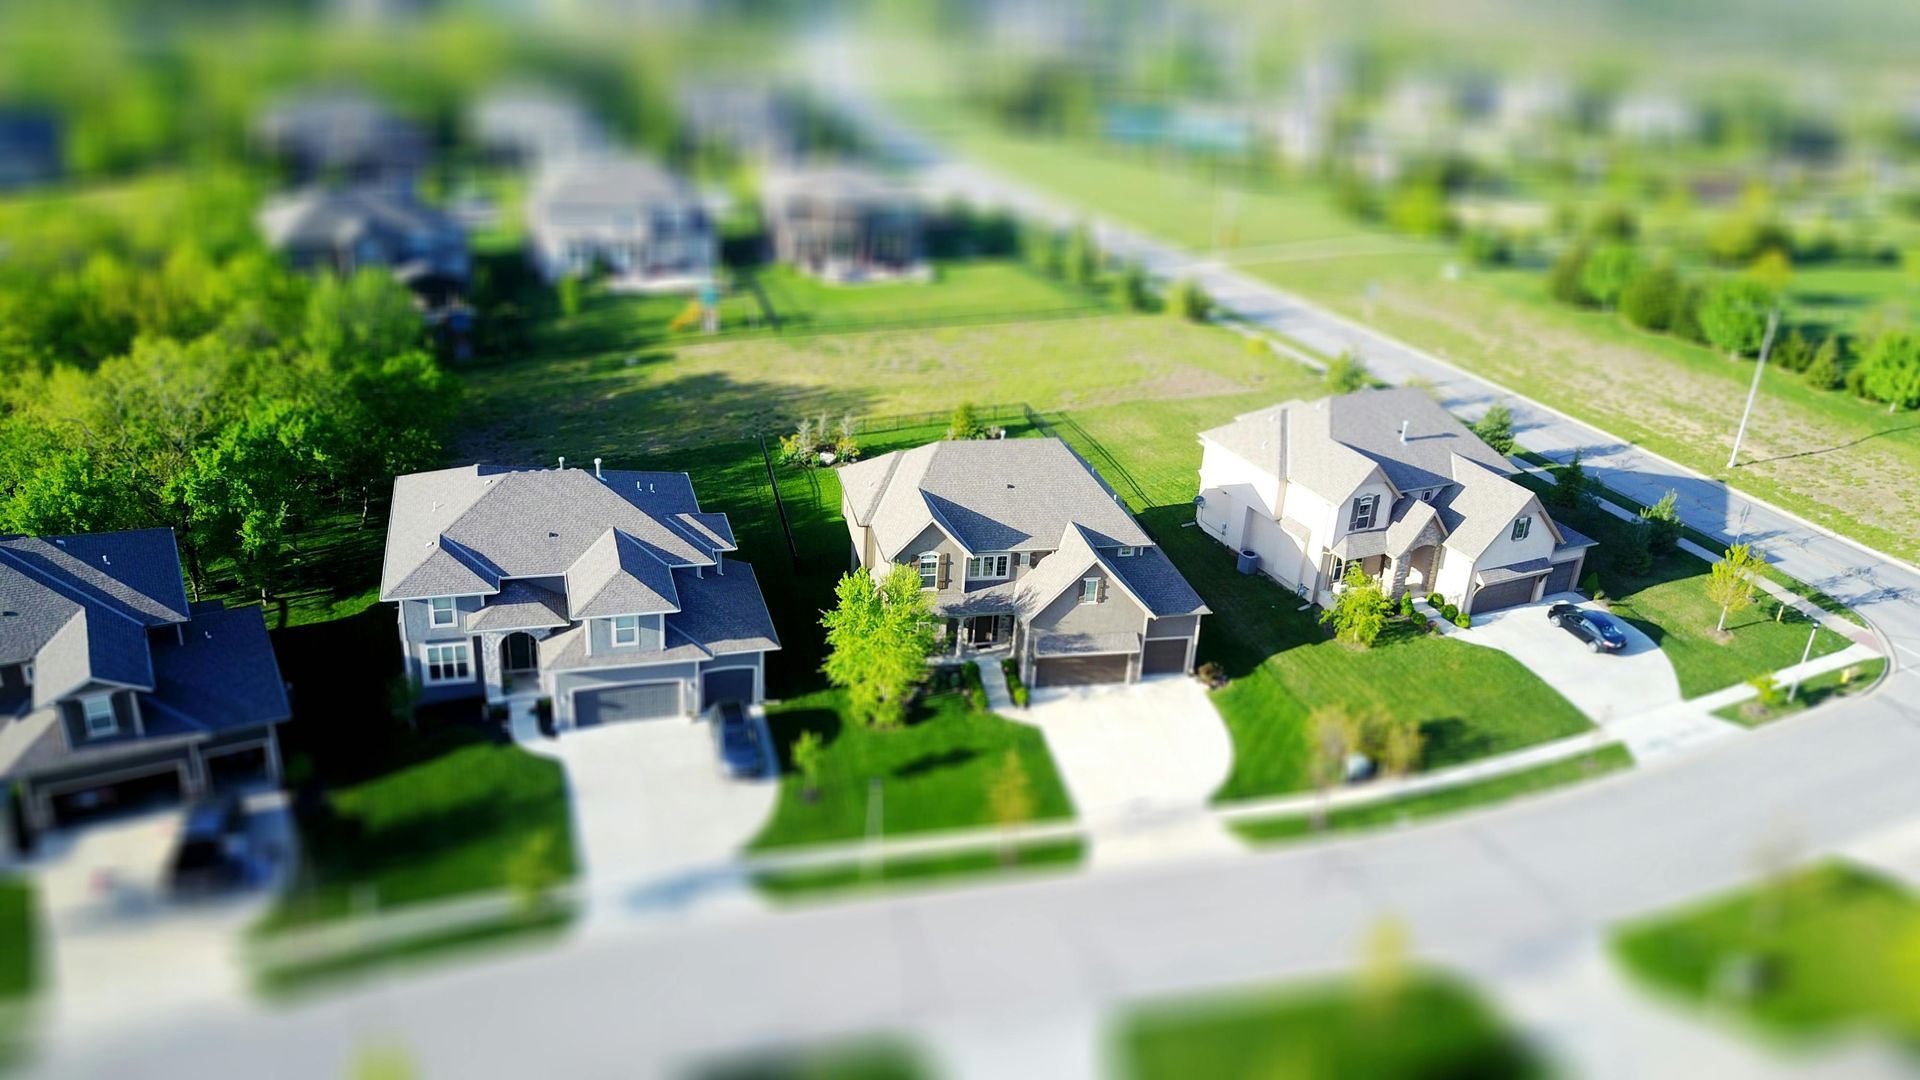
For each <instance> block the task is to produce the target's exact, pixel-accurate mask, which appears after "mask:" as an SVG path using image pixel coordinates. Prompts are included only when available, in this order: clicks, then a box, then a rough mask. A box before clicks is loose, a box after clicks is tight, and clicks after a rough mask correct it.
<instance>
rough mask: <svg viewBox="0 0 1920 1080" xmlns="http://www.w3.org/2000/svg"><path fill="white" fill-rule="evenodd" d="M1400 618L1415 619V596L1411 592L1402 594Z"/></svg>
mask: <svg viewBox="0 0 1920 1080" xmlns="http://www.w3.org/2000/svg"><path fill="white" fill-rule="evenodd" d="M1400 617H1401V618H1403V619H1411V618H1413V594H1412V593H1410V592H1408V593H1401V594H1400Z"/></svg>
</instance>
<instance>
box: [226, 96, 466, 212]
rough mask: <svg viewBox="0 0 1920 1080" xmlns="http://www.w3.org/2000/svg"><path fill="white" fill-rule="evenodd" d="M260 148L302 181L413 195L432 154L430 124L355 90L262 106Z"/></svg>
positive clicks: (288, 174)
mask: <svg viewBox="0 0 1920 1080" xmlns="http://www.w3.org/2000/svg"><path fill="white" fill-rule="evenodd" d="M253 138H254V144H255V146H256V148H257V149H258V150H259V151H261V152H262V153H263V154H264V155H265V156H267V157H269V158H271V159H273V160H274V161H276V162H278V163H279V164H280V165H281V166H282V168H284V169H285V171H286V177H287V179H288V180H289V181H290V182H291V183H293V184H294V185H296V186H304V185H308V184H322V185H328V186H335V185H337V186H346V187H372V188H377V189H379V190H381V191H385V192H387V193H389V194H392V195H395V196H400V197H408V196H410V195H411V194H412V192H413V186H414V181H415V180H416V178H418V177H419V175H420V174H421V173H422V172H423V171H425V169H426V167H427V164H428V162H429V161H430V160H431V159H432V156H433V144H432V140H431V138H430V137H429V136H428V134H427V131H426V129H425V128H424V127H422V126H420V125H419V124H416V123H414V122H413V121H411V120H408V119H405V118H403V117H401V116H399V115H397V114H395V113H394V112H392V111H391V110H389V109H388V108H387V107H386V106H385V105H383V104H382V103H380V102H379V101H376V100H374V99H373V98H371V97H368V96H367V95H365V94H363V93H360V92H358V91H355V90H342V89H323V90H310V91H304V92H301V93H296V94H292V95H289V96H287V97H283V98H281V99H279V100H277V101H275V102H273V103H272V104H270V105H269V106H268V107H267V108H266V109H264V110H263V111H262V112H261V114H260V115H259V117H258V118H256V120H255V123H254V129H253Z"/></svg>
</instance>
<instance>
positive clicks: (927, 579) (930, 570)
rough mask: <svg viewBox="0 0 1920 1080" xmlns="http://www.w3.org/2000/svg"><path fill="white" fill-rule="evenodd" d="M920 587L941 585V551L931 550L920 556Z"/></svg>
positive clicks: (928, 587) (929, 587) (935, 587)
mask: <svg viewBox="0 0 1920 1080" xmlns="http://www.w3.org/2000/svg"><path fill="white" fill-rule="evenodd" d="M920 587H921V588H923V589H937V588H939V587H940V553H939V552H937V551H929V552H927V553H926V554H924V555H922V556H920Z"/></svg>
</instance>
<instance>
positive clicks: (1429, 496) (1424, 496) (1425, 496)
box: [1420, 488, 1433, 502]
mask: <svg viewBox="0 0 1920 1080" xmlns="http://www.w3.org/2000/svg"><path fill="white" fill-rule="evenodd" d="M1420 501H1421V502H1432V501H1433V489H1432V488H1428V489H1427V490H1425V491H1423V492H1421V493H1420Z"/></svg>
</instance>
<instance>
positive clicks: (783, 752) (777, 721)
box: [767, 709, 844, 772]
mask: <svg viewBox="0 0 1920 1080" xmlns="http://www.w3.org/2000/svg"><path fill="white" fill-rule="evenodd" d="M843 723H844V721H842V720H841V718H840V714H839V713H838V712H836V711H834V710H833V709H789V710H786V711H784V712H778V713H774V714H772V715H771V716H768V717H767V728H768V730H769V732H770V733H771V734H772V736H773V748H774V753H775V755H776V756H777V757H778V758H779V760H780V771H782V772H787V771H790V770H791V769H792V768H793V744H794V743H797V742H799V741H800V736H801V735H803V734H805V733H806V732H809V731H811V732H813V733H814V734H815V735H817V736H819V738H820V742H821V743H822V744H823V745H827V746H831V745H833V743H834V741H835V740H836V739H838V738H839V737H840V729H841V727H842V725H843Z"/></svg>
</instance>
